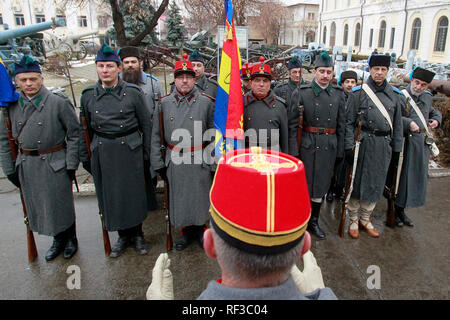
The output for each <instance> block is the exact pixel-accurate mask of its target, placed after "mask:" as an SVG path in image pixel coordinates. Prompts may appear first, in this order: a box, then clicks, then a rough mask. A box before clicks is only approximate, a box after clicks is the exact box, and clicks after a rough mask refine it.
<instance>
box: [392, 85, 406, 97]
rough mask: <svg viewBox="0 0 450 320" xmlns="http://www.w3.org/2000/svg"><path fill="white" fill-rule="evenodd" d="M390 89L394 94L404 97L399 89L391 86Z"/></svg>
mask: <svg viewBox="0 0 450 320" xmlns="http://www.w3.org/2000/svg"><path fill="white" fill-rule="evenodd" d="M391 87H392V90H394V92H396V93H398V94H401V95H402V96H403V95H404V94H403V92H401V91H400V89H399V88H397V87H394V86H391Z"/></svg>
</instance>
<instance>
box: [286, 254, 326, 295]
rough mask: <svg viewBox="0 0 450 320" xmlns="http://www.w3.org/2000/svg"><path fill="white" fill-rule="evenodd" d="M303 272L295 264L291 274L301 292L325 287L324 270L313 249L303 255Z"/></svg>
mask: <svg viewBox="0 0 450 320" xmlns="http://www.w3.org/2000/svg"><path fill="white" fill-rule="evenodd" d="M303 266H304V268H303V272H302V271H300V270H299V269H298V267H297V266H296V265H295V264H294V265H293V266H292V269H291V275H292V278H293V279H294V282H295V285H296V286H297V289H298V290H299V291H300V292H301V293H310V292H312V291H314V290H316V289H323V288H325V284H324V283H323V278H322V271H321V270H320V267H319V266H318V265H317V262H316V258H314V255H313V254H312V252H311V251H307V252H306V253H305V254H304V255H303Z"/></svg>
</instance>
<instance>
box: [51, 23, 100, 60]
mask: <svg viewBox="0 0 450 320" xmlns="http://www.w3.org/2000/svg"><path fill="white" fill-rule="evenodd" d="M44 34H45V36H46V37H45V38H44V44H45V47H46V51H47V52H48V53H49V55H52V54H54V53H55V52H60V53H63V54H64V55H65V56H66V57H67V59H69V60H70V59H72V57H74V56H75V57H76V58H77V59H79V60H81V59H84V58H86V55H87V53H88V50H87V48H86V47H85V45H84V44H83V43H82V42H81V39H83V38H86V37H88V36H92V35H96V34H98V30H95V31H91V32H85V33H81V34H72V35H68V36H62V37H60V36H57V35H54V34H52V33H49V32H44Z"/></svg>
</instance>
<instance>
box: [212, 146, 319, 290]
mask: <svg viewBox="0 0 450 320" xmlns="http://www.w3.org/2000/svg"><path fill="white" fill-rule="evenodd" d="M241 184H245V185H247V186H251V187H248V188H244V189H242V190H240V191H239V192H236V185H241ZM293 198H295V199H297V200H296V201H287V200H288V199H291V200H292V199H293ZM230 199H233V200H232V201H230ZM210 200H211V209H210V213H211V218H212V219H211V224H212V228H213V230H211V229H208V230H207V231H206V232H205V235H204V248H205V251H206V253H207V255H208V256H209V257H212V258H217V260H218V263H219V265H220V267H221V269H222V284H224V285H229V286H235V287H236V286H241V287H242V286H243V287H251V286H253V287H258V286H273V285H277V284H279V283H280V282H283V281H285V280H286V279H287V277H288V274H289V271H290V269H291V267H292V265H293V264H294V263H295V261H296V259H299V257H300V253H301V252H306V251H307V250H308V249H309V246H310V239H309V235H308V236H306V237H304V235H305V230H306V226H307V223H308V220H309V217H310V212H311V205H310V200H309V194H308V188H307V185H306V178H305V172H304V166H303V164H302V163H301V161H299V160H298V159H296V158H294V157H291V156H289V155H286V154H282V153H278V152H276V151H270V150H262V149H261V148H252V149H250V150H248V149H247V150H236V151H231V152H229V153H227V154H226V155H224V156H223V157H222V159H221V160H220V161H219V164H218V167H217V171H216V176H215V179H214V184H213V187H212V188H211V192H210ZM304 239H305V240H307V241H304ZM305 246H306V247H307V248H304V247H305ZM302 249H303V250H302Z"/></svg>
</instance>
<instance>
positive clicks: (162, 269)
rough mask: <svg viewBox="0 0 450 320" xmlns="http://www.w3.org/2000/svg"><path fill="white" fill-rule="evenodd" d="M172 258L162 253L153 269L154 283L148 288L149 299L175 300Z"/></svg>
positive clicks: (147, 295)
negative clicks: (171, 268)
mask: <svg viewBox="0 0 450 320" xmlns="http://www.w3.org/2000/svg"><path fill="white" fill-rule="evenodd" d="M169 267H170V259H169V256H168V255H167V253H161V254H160V255H159V257H158V259H157V260H156V263H155V266H154V267H153V271H152V283H151V284H150V286H149V287H148V289H147V294H146V297H147V300H173V299H174V297H173V277H172V272H171V271H170V270H169Z"/></svg>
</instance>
